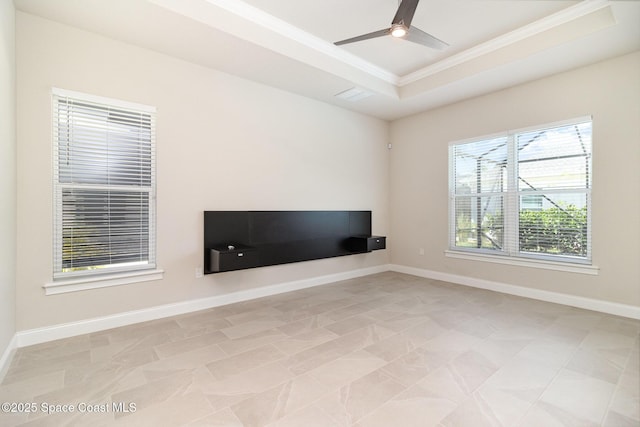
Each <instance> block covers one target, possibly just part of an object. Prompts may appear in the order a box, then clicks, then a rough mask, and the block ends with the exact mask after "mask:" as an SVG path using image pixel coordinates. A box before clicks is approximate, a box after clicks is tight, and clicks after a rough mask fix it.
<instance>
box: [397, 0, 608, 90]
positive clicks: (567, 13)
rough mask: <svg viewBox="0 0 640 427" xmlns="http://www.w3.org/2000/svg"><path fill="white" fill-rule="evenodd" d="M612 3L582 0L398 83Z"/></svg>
mask: <svg viewBox="0 0 640 427" xmlns="http://www.w3.org/2000/svg"><path fill="white" fill-rule="evenodd" d="M610 4H611V2H610V0H583V1H582V2H580V3H578V4H576V5H574V6H570V7H568V8H566V9H563V10H561V11H559V12H556V13H554V14H552V15H549V16H547V17H545V18H542V19H539V20H537V21H535V22H532V23H531V24H528V25H525V26H524V27H520V28H518V29H516V30H514V31H511V32H509V33H506V34H503V35H501V36H498V37H496V38H493V39H491V40H489V41H487V42H484V43H481V44H479V45H476V46H474V47H472V48H470V49H467V50H465V51H462V52H460V53H458V54H455V55H453V56H450V57H448V58H445V59H443V60H441V61H438V62H436V63H434V64H432V65H429V66H426V67H424V68H421V69H419V70H417V71H414V72H412V73H409V74H406V75H404V76H402V77H400V80H399V82H398V86H400V87H402V86H405V85H408V84H410V83H413V82H416V81H418V80H421V79H423V78H425V77H429V76H432V75H434V74H437V73H440V72H442V71H445V70H447V69H449V68H453V67H456V66H458V65H461V64H463V63H465V62H468V61H470V60H472V59H475V58H478V57H481V56H483V55H486V54H488V53H491V52H494V51H496V50H498V49H501V48H504V47H506V46H509V45H512V44H514V43H517V42H519V41H522V40H524V39H527V38H529V37H532V36H535V35H536V34H540V33H542V32H544V31H547V30H550V29H552V28H555V27H557V26H559V25H562V24H566V23H567V22H570V21H573V20H575V19H578V18H581V17H583V16H585V15H588V14H590V13H593V12H596V11H598V10H600V9H603V8H605V7H607V6H609V5H610Z"/></svg>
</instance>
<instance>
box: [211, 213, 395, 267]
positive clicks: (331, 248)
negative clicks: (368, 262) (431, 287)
mask: <svg viewBox="0 0 640 427" xmlns="http://www.w3.org/2000/svg"><path fill="white" fill-rule="evenodd" d="M370 236H371V211H205V212H204V266H205V273H217V272H221V271H230V270H239V269H245V268H253V267H260V266H267V265H276V264H286V263H291V262H299V261H307V260H313V259H320V258H330V257H336V256H343V255H352V254H356V253H363V252H367V251H370V250H373V249H384V238H383V237H379V238H378V243H377V244H376V245H374V246H371V245H370V244H367V240H366V239H367V238H369V237H370ZM354 239H355V240H354ZM380 239H382V243H380V242H381V240H380Z"/></svg>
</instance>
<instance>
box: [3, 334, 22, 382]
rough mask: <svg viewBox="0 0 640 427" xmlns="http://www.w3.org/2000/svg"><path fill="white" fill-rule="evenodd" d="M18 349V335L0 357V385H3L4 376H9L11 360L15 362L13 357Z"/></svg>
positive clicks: (14, 336)
mask: <svg viewBox="0 0 640 427" xmlns="http://www.w3.org/2000/svg"><path fill="white" fill-rule="evenodd" d="M17 348H18V337H17V335H13V337H12V338H11V341H9V344H8V345H7V348H6V349H5V351H4V353H2V357H0V384H2V380H4V376H5V375H7V371H8V370H9V365H11V360H13V355H14V354H15V352H16V349H17Z"/></svg>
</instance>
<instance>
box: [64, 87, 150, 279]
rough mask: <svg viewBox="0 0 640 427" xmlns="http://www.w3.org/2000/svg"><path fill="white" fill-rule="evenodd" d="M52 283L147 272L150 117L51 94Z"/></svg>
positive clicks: (135, 109)
mask: <svg viewBox="0 0 640 427" xmlns="http://www.w3.org/2000/svg"><path fill="white" fill-rule="evenodd" d="M53 143H54V148H53V158H54V167H53V172H54V248H53V252H54V272H53V277H54V279H64V278H75V277H78V276H93V275H96V274H103V273H115V272H126V271H133V270H141V269H153V268H155V148H154V145H155V110H154V109H153V108H151V107H146V106H140V105H134V104H129V103H125V102H122V101H116V100H110V99H104V98H98V97H92V96H89V95H84V94H78V93H73V92H68V91H63V90H59V89H54V91H53Z"/></svg>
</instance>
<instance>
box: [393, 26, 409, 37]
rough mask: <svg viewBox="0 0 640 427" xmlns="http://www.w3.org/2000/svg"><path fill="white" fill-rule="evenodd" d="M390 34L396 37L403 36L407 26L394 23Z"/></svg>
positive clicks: (405, 33)
mask: <svg viewBox="0 0 640 427" xmlns="http://www.w3.org/2000/svg"><path fill="white" fill-rule="evenodd" d="M391 35H392V36H393V37H397V38H401V37H404V36H406V35H407V28H406V27H405V26H404V25H394V26H393V27H392V28H391Z"/></svg>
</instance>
